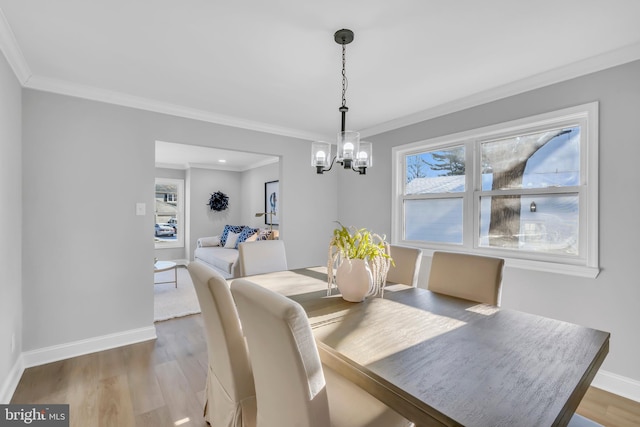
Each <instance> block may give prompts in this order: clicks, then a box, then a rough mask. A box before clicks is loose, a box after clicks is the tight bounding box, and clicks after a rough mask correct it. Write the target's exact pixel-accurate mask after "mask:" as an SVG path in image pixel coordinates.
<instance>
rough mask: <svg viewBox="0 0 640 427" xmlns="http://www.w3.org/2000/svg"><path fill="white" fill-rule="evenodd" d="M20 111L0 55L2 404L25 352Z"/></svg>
mask: <svg viewBox="0 0 640 427" xmlns="http://www.w3.org/2000/svg"><path fill="white" fill-rule="evenodd" d="M21 114H22V90H21V87H20V84H19V83H18V81H17V80H16V78H15V77H14V75H13V72H12V71H11V68H10V67H9V65H8V64H7V62H6V61H5V58H4V56H2V55H0V188H2V198H3V200H2V203H0V224H2V238H1V239H0V378H2V380H1V381H0V403H4V402H3V400H4V399H6V397H5V395H6V394H7V393H8V392H10V391H13V390H4V389H3V388H4V386H5V381H4V379H5V378H9V375H10V373H11V371H12V368H13V367H14V365H15V364H16V361H17V359H18V356H19V355H20V353H21V351H22V316H23V309H22V148H21V147H22V146H21V142H20V141H21V139H22V134H21ZM12 339H14V340H15V341H14V342H15V345H14V350H13V351H12V350H11V341H12ZM15 374H17V373H15Z"/></svg>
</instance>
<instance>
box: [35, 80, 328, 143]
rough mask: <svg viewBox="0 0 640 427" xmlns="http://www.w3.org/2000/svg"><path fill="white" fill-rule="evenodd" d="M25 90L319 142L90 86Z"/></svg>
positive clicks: (61, 84) (53, 83)
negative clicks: (51, 93)
mask: <svg viewBox="0 0 640 427" xmlns="http://www.w3.org/2000/svg"><path fill="white" fill-rule="evenodd" d="M24 87H26V88H29V89H34V90H40V91H44V92H53V93H58V94H61V95H68V96H73V97H76V98H84V99H89V100H92V101H100V102H106V103H109V104H115V105H121V106H124V107H130V108H136V109H140V110H145V111H153V112H156V113H162V114H169V115H172V116H178V117H184V118H187V119H194V120H199V121H204V122H210V123H216V124H219V125H224V126H231V127H236V128H241V129H247V130H253V131H257V132H264V133H270V134H275V135H281V136H287V137H291V138H298V139H304V140H309V141H313V140H316V139H319V138H321V136H320V135H318V134H315V133H312V132H306V131H303V130H299V129H292V128H286V127H282V126H275V125H270V124H268V123H262V122H256V121H251V120H246V119H241V118H238V117H232V116H226V115H223V114H216V113H212V112H209V111H204V110H198V109H195V108H188V107H184V106H181V105H176V104H170V103H166V102H161V101H156V100H153V99H148V98H143V97H138V96H133V95H128V94H125V93H122V92H116V91H111V90H106V89H100V88H96V87H91V86H84V85H79V84H76V83H71V82H67V81H64V80H58V79H52V78H48V77H40V76H32V77H31V78H30V79H29V81H28V82H26V83H25V84H24Z"/></svg>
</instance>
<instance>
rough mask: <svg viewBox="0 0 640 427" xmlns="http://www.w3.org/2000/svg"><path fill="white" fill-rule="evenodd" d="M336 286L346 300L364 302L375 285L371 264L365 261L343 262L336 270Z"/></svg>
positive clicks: (346, 260) (347, 260)
mask: <svg viewBox="0 0 640 427" xmlns="http://www.w3.org/2000/svg"><path fill="white" fill-rule="evenodd" d="M336 284H337V285H338V289H339V290H340V293H341V294H342V298H343V299H344V300H346V301H349V302H361V301H363V300H364V298H365V297H366V296H367V295H368V294H369V291H370V290H371V286H372V285H373V275H372V274H371V269H370V268H369V263H367V262H366V261H365V260H363V259H345V260H343V261H342V262H341V263H340V265H339V266H338V268H337V269H336Z"/></svg>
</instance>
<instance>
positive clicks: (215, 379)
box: [187, 261, 257, 427]
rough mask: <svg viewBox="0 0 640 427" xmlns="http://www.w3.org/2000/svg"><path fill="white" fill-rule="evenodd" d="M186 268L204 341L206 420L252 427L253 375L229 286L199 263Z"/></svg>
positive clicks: (236, 426)
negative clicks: (202, 329)
mask: <svg viewBox="0 0 640 427" xmlns="http://www.w3.org/2000/svg"><path fill="white" fill-rule="evenodd" d="M187 269H188V270H189V274H190V276H191V279H192V280H193V285H194V288H195V290H196V294H197V296H198V302H199V303H200V309H201V311H202V318H203V320H204V330H205V334H206V342H207V353H208V359H209V367H208V369H207V382H206V390H205V405H204V417H205V420H206V421H207V422H208V423H209V424H210V425H212V426H216V427H217V426H221V427H255V425H256V408H257V406H256V392H255V385H254V382H253V373H252V371H251V363H250V362H249V354H248V350H247V345H246V341H245V339H244V335H243V333H242V328H241V326H240V318H239V317H238V312H237V310H236V306H235V303H234V301H233V297H232V296H231V291H230V289H229V285H228V284H227V281H226V280H225V279H224V278H223V277H222V276H221V275H220V274H219V273H218V272H216V271H215V270H213V269H212V268H211V267H208V266H206V265H204V264H203V263H201V262H200V261H194V262H191V263H189V265H188V266H187Z"/></svg>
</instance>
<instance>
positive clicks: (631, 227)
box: [339, 62, 640, 400]
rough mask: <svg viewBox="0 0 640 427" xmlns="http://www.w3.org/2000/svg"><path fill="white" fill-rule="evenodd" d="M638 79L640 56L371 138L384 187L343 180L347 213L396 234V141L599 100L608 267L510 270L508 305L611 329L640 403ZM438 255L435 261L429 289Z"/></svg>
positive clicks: (603, 244)
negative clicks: (577, 273)
mask: <svg viewBox="0 0 640 427" xmlns="http://www.w3.org/2000/svg"><path fill="white" fill-rule="evenodd" d="M638 76H640V62H633V63H630V64H626V65H623V66H619V67H616V68H612V69H609V70H605V71H601V72H598V73H594V74H591V75H587V76H583V77H580V78H576V79H573V80H569V81H566V82H562V83H559V84H555V85H552V86H548V87H544V88H541V89H538V90H534V91H531V92H527V93H523V94H520V95H517V96H513V97H509V98H505V99H502V100H499V101H495V102H491V103H488V104H485V105H481V106H478V107H475V108H470V109H468V110H464V111H460V112H457V113H454V114H449V115H446V116H443V117H439V118H435V119H433V120H428V121H424V122H421V123H417V124H415V125H411V126H407V127H404V128H401V129H397V130H395V131H390V132H387V133H384V134H381V135H377V136H376V137H372V138H368V139H370V140H372V141H373V145H374V155H375V156H376V157H375V167H374V168H372V169H371V174H370V175H369V172H367V174H368V176H367V178H366V179H368V180H369V181H368V185H371V186H372V187H375V188H376V193H375V194H374V193H372V192H366V191H363V188H364V186H365V185H366V184H363V182H362V181H361V180H360V179H359V177H357V176H351V175H355V174H351V175H349V176H348V178H346V179H345V177H343V176H341V178H340V191H341V193H340V194H341V200H348V199H347V198H346V197H347V196H348V195H352V196H353V197H352V199H351V200H352V202H351V203H341V204H340V207H339V212H340V217H341V219H342V220H344V221H346V222H347V223H349V224H351V223H354V224H356V225H362V226H371V227H376V231H379V232H383V233H387V235H389V233H390V230H391V211H390V205H391V147H393V146H396V145H401V144H405V143H409V142H414V141H420V140H424V139H428V138H433V137H436V136H441V135H446V134H450V133H455V132H461V131H464V130H469V129H474V128H478V127H482V126H488V125H491V124H495V123H500V122H505V121H509V120H514V119H518V118H521V117H527V116H531V115H535V114H539V113H544V112H548V111H554V110H558V109H561V108H565V107H570V106H574V105H579V104H583V103H587V102H592V101H599V102H600V202H599V209H600V236H599V237H600V266H601V269H602V271H601V273H600V275H599V276H598V277H597V278H596V279H585V278H579V277H572V276H565V275H557V274H550V273H543V272H535V271H528V270H520V269H515V268H509V267H507V268H506V269H505V274H504V282H503V295H502V305H503V307H506V308H514V309H518V310H523V311H526V312H530V313H536V314H540V315H544V316H548V317H552V318H556V319H562V320H565V321H568V322H572V323H577V324H581V325H585V326H589V327H593V328H597V329H601V330H605V331H609V332H611V350H610V353H609V355H608V357H607V358H606V360H605V362H604V364H603V366H602V369H603V370H604V371H606V373H612V374H613V375H610V376H609V377H608V378H612V377H615V376H622V377H624V379H625V380H626V379H630V380H631V381H630V382H629V385H630V388H631V389H633V390H635V392H634V393H636V394H634V395H633V396H632V397H634V398H635V399H636V400H640V363H638V361H639V360H640V339H638V337H639V335H638V325H640V310H639V309H638V303H640V278H639V273H638V272H639V270H638V263H639V260H640V250H639V249H638V244H639V242H640V227H638V226H637V223H638V212H640V197H639V195H638V194H639V193H638V189H637V185H638V183H639V182H640V167H638V162H639V161H640V120H639V117H640V78H638ZM354 197H355V198H354ZM362 212H366V215H363V214H362ZM429 261H430V260H429V259H425V264H427V268H426V270H425V274H424V275H423V276H422V277H421V281H422V285H424V283H425V280H426V274H428V264H429ZM606 373H605V374H606ZM621 382H624V380H623V381H621ZM630 397H631V396H630Z"/></svg>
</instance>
